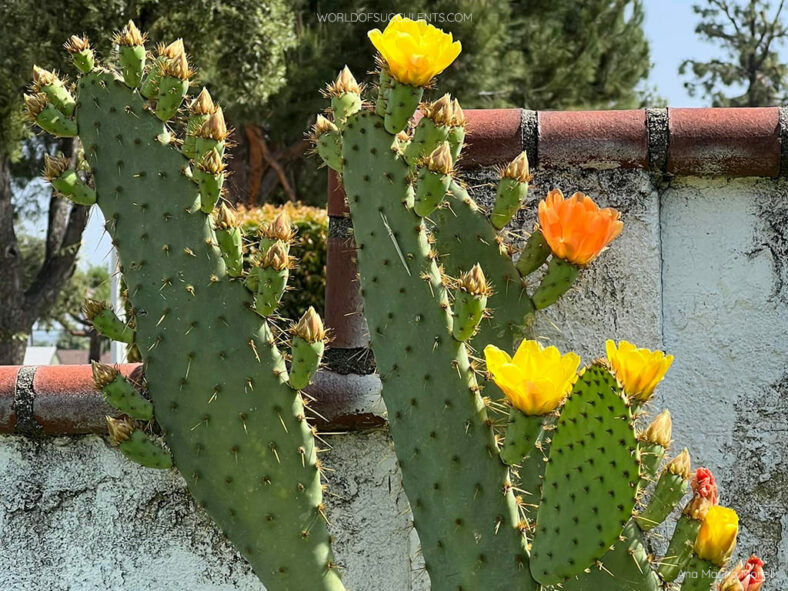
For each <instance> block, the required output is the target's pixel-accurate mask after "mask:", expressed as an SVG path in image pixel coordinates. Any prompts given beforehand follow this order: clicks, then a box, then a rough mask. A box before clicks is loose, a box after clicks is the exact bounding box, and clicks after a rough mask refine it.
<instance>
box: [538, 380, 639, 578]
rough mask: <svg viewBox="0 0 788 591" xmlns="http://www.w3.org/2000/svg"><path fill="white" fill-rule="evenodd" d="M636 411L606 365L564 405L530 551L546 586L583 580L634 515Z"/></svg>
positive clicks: (580, 383) (581, 383)
mask: <svg viewBox="0 0 788 591" xmlns="http://www.w3.org/2000/svg"><path fill="white" fill-rule="evenodd" d="M636 446H637V440H636V439H635V430H634V426H633V420H632V413H631V412H630V404H629V402H628V400H627V399H626V397H625V396H624V394H623V392H622V391H621V389H620V388H619V386H618V383H617V382H616V378H615V377H614V376H613V374H612V373H610V371H609V370H608V369H607V368H606V367H605V366H603V365H592V366H590V367H588V368H587V369H586V370H585V371H584V372H583V373H582V375H581V376H580V377H579V378H578V380H577V382H576V383H575V386H574V388H573V389H572V393H571V394H570V396H569V398H568V399H567V401H566V403H565V404H564V407H563V410H562V411H561V416H560V418H559V419H558V422H557V425H556V431H555V433H554V435H553V441H552V445H551V447H550V458H549V462H548V464H547V467H546V469H545V475H544V484H543V486H542V499H541V502H540V505H539V512H538V515H537V520H536V531H535V533H534V541H533V546H532V549H531V574H532V575H533V576H534V578H535V579H536V580H537V581H539V582H540V583H541V584H542V585H551V584H556V583H560V582H561V581H563V580H565V579H566V578H568V577H571V576H574V575H577V574H579V573H581V572H582V571H583V570H584V569H585V568H587V567H589V566H590V565H591V564H592V563H593V562H594V561H595V560H597V559H599V558H600V557H601V556H603V555H604V554H605V552H606V551H607V549H608V548H609V547H610V546H611V545H613V543H614V542H615V540H616V539H617V538H618V536H619V534H620V533H621V531H622V529H623V527H624V525H626V523H627V520H628V519H629V517H630V516H631V514H632V509H633V507H634V505H635V496H636V493H637V484H638V479H639V471H638V470H639V467H638V461H637V458H636Z"/></svg>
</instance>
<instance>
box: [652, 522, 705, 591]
mask: <svg viewBox="0 0 788 591" xmlns="http://www.w3.org/2000/svg"><path fill="white" fill-rule="evenodd" d="M700 526H701V521H699V520H697V519H694V518H692V517H690V516H689V515H682V516H681V517H679V520H678V522H676V528H675V529H674V530H673V536H672V537H671V538H670V544H668V550H667V552H666V553H665V557H664V558H663V559H662V562H661V564H660V565H659V569H658V571H659V575H660V576H661V577H662V579H663V580H665V581H667V582H672V581H675V580H676V578H677V577H678V576H679V575H680V574H681V571H683V570H684V569H685V568H686V567H687V564H689V561H690V558H692V549H693V547H694V546H695V540H697V539H698V534H699V533H700Z"/></svg>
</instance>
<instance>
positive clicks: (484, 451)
mask: <svg viewBox="0 0 788 591" xmlns="http://www.w3.org/2000/svg"><path fill="white" fill-rule="evenodd" d="M393 141H394V138H393V137H392V135H390V134H389V133H388V132H387V131H386V130H385V128H384V122H383V119H382V118H381V117H380V116H377V115H375V114H373V113H370V112H361V113H358V114H356V115H354V116H352V117H350V118H349V119H348V122H347V124H346V125H345V129H344V132H343V142H342V144H343V155H344V158H345V167H344V172H343V183H344V186H345V190H346V193H347V197H348V203H349V205H350V211H351V216H352V218H353V226H354V237H355V240H356V244H357V247H358V260H359V268H360V272H361V286H362V295H363V297H364V302H365V313H366V317H367V321H368V323H369V331H370V337H371V341H372V348H373V350H374V352H375V360H376V363H377V368H378V372H379V373H380V379H381V381H382V383H383V397H384V400H385V402H386V406H387V409H388V414H389V426H390V427H389V428H390V430H391V434H392V437H393V438H394V442H395V444H396V451H397V457H398V460H399V464H400V467H401V469H402V475H403V484H404V487H405V491H406V493H407V495H408V498H409V499H410V504H411V507H412V509H413V516H414V523H415V526H416V529H417V531H418V533H419V538H420V540H421V545H422V551H423V554H424V558H425V563H426V568H427V572H428V573H429V575H430V579H431V581H432V589H433V591H457V590H458V589H463V590H466V591H471V590H481V589H484V590H485V591H504V590H506V591H521V590H535V588H536V584H535V582H534V581H533V580H532V579H531V578H530V577H529V576H528V568H527V561H528V559H527V554H526V551H525V547H524V540H523V538H522V535H521V534H520V532H519V531H518V529H517V522H518V516H517V508H516V505H515V501H514V496H513V494H512V492H511V490H510V489H509V484H508V470H507V469H506V467H505V466H504V465H503V463H502V462H501V461H500V459H499V456H498V453H497V449H496V443H495V439H494V437H493V433H492V429H491V428H490V426H489V423H488V418H487V414H486V410H485V407H484V404H483V402H482V400H481V397H480V396H479V394H478V392H477V386H476V381H475V378H474V374H473V372H472V371H471V369H470V361H469V359H468V355H467V352H466V350H465V347H464V345H463V344H462V343H459V342H457V341H456V340H455V339H454V338H453V337H452V335H451V316H450V311H449V309H448V308H449V306H448V296H447V294H446V289H445V287H444V284H443V282H442V278H441V276H440V273H439V271H438V268H437V264H436V263H435V261H434V260H433V258H432V257H431V256H430V253H429V251H430V247H429V244H428V240H427V232H426V229H425V226H424V224H423V222H422V220H421V219H420V218H419V217H418V216H416V214H415V213H414V212H413V211H412V210H409V209H407V207H405V206H404V205H403V201H404V200H405V196H406V194H407V187H408V184H409V183H408V175H409V167H408V165H407V163H406V162H405V161H404V160H402V159H401V158H399V157H398V156H397V155H396V154H395V153H394V152H392V151H391V149H390V147H391V145H392V143H393ZM476 262H477V261H476V260H474V261H473V262H471V263H470V264H467V265H466V266H465V269H470V268H471V267H472V266H473V264H475V263H476Z"/></svg>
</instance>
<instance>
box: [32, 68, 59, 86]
mask: <svg viewBox="0 0 788 591" xmlns="http://www.w3.org/2000/svg"><path fill="white" fill-rule="evenodd" d="M58 80H59V79H58V77H57V74H55V73H54V72H50V71H49V70H45V69H44V68H39V67H38V66H35V65H34V66H33V84H34V85H35V86H36V87H39V88H40V87H42V86H46V85H48V84H54V83H55V82H57V81H58Z"/></svg>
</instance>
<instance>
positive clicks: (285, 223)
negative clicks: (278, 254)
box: [263, 211, 295, 243]
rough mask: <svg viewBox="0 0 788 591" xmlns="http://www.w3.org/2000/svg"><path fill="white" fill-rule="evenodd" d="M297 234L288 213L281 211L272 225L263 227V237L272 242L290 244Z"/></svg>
mask: <svg viewBox="0 0 788 591" xmlns="http://www.w3.org/2000/svg"><path fill="white" fill-rule="evenodd" d="M294 234H295V232H294V231H293V227H292V225H291V224H290V216H289V215H287V212H286V211H281V212H280V213H279V215H277V216H276V217H275V218H274V219H273V221H272V222H271V223H270V224H266V225H265V226H264V227H263V235H264V236H265V237H266V238H269V239H271V240H281V241H282V242H285V243H287V242H290V240H292V238H293V235H294Z"/></svg>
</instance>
